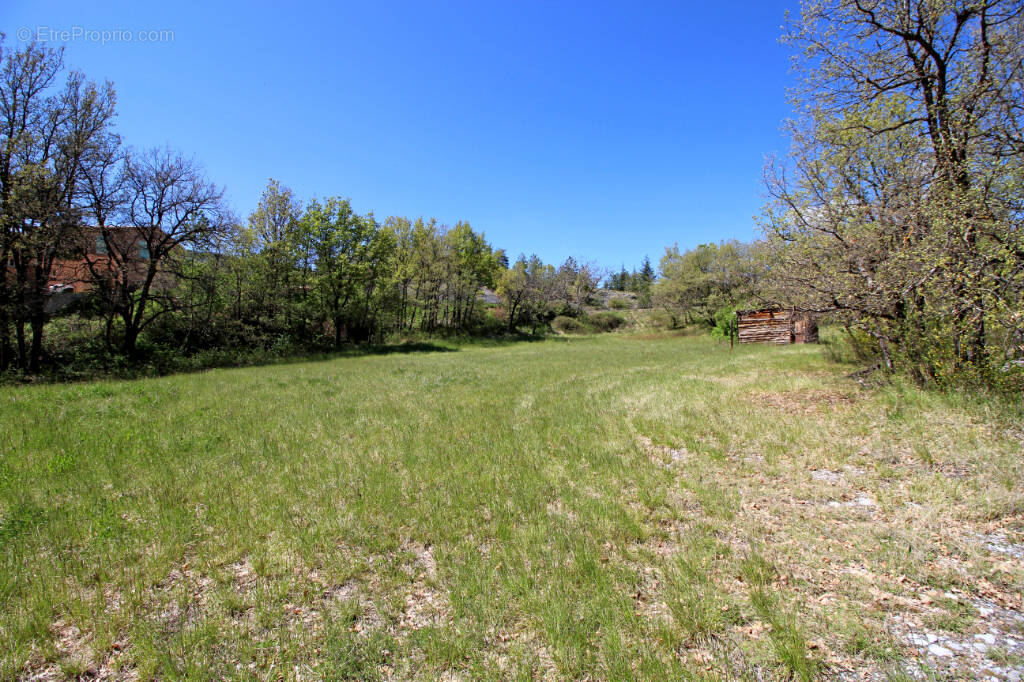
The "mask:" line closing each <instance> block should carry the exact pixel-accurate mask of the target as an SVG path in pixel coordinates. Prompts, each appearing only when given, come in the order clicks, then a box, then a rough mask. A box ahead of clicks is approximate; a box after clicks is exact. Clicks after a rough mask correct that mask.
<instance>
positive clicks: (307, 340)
mask: <svg viewBox="0 0 1024 682" xmlns="http://www.w3.org/2000/svg"><path fill="white" fill-rule="evenodd" d="M115 104H116V96H115V92H114V88H113V86H112V85H111V84H110V83H105V84H103V85H97V84H95V83H93V82H91V81H88V80H87V79H86V78H85V77H84V76H83V75H82V74H80V73H78V72H74V71H71V72H70V73H67V72H66V71H65V68H64V61H63V52H62V51H61V50H55V49H51V48H48V47H45V46H40V45H36V44H30V45H27V46H25V47H24V48H22V49H20V50H17V51H9V50H4V49H3V44H2V42H0V127H2V130H0V264H2V265H3V267H2V268H0V370H8V369H17V370H21V371H24V372H27V373H37V372H39V371H40V370H41V369H43V365H44V363H45V362H46V361H48V360H49V361H50V362H51V363H59V362H60V361H61V359H60V358H55V357H47V353H46V348H45V345H44V334H45V333H46V330H47V328H48V326H47V322H48V321H49V320H50V319H51V318H53V312H54V311H53V309H52V308H53V303H54V301H55V300H56V298H57V297H56V294H57V293H60V292H58V291H55V290H54V287H55V286H58V287H60V288H64V287H67V288H68V289H75V290H79V289H80V288H79V289H76V287H75V284H76V283H85V284H87V285H88V286H87V287H85V288H86V289H87V292H88V293H87V294H85V295H83V296H78V297H75V298H76V301H75V303H74V306H73V308H72V309H73V310H74V311H76V312H78V313H79V315H78V318H79V319H80V320H85V321H87V322H90V323H92V324H91V325H90V326H89V329H88V331H89V332H90V333H89V334H87V335H86V337H84V338H83V337H81V336H79V337H78V338H77V339H76V342H77V343H78V345H79V346H81V347H89V348H91V349H92V350H93V351H95V354H97V355H99V356H104V357H105V358H107V359H110V358H122V359H125V360H126V361H129V362H130V361H136V360H138V359H140V358H143V357H144V356H145V355H146V353H147V351H148V350H149V349H151V347H160V348H164V349H174V352H179V353H190V352H198V351H202V350H204V349H217V348H219V349H230V350H231V351H235V352H244V351H245V350H247V349H277V350H278V351H280V352H282V353H286V352H297V351H302V350H307V349H318V348H328V347H335V348H337V347H341V346H343V345H346V344H349V343H360V342H381V341H384V340H385V339H387V338H389V337H392V336H394V335H396V334H399V335H401V334H407V335H415V334H428V335H429V334H437V333H451V332H455V333H507V332H515V331H517V330H519V329H529V330H530V331H531V332H536V331H537V330H538V328H540V327H542V326H544V325H546V324H547V323H548V322H549V321H550V320H551V319H553V318H554V317H555V316H556V315H558V314H568V315H582V314H583V307H584V305H585V304H586V302H587V300H588V297H589V296H590V295H591V294H592V292H593V291H594V290H595V289H596V287H597V285H598V282H599V280H600V279H601V277H602V273H601V272H600V271H599V269H598V268H597V267H596V266H595V265H593V264H587V263H578V262H577V261H576V260H575V259H573V258H568V259H567V260H566V261H565V262H563V263H562V264H561V265H559V266H554V265H551V264H545V263H543V262H542V261H541V260H540V259H539V258H538V257H537V256H530V257H527V256H525V255H523V256H520V257H519V258H518V259H517V260H516V261H515V262H513V263H511V264H510V263H509V260H508V257H507V256H506V254H505V252H504V251H503V250H501V249H497V248H495V247H494V246H492V245H491V244H490V243H489V242H488V241H487V239H486V237H485V235H484V234H483V233H482V232H479V231H477V230H475V229H473V228H472V227H471V226H470V225H469V224H468V223H466V222H458V223H456V224H455V225H454V226H448V225H443V224H441V223H439V222H438V221H437V220H435V219H423V218H418V219H409V218H404V217H394V216H393V217H389V218H387V219H385V220H384V221H378V220H377V219H376V218H375V217H374V215H373V214H366V215H360V214H359V213H357V212H356V211H354V210H353V208H352V206H351V203H350V202H349V201H348V200H347V199H344V198H341V197H327V198H322V199H312V200H309V201H306V202H303V201H301V200H300V199H298V198H297V197H296V196H295V195H294V193H293V192H292V191H291V190H290V189H289V188H287V187H286V186H284V185H282V184H281V183H280V182H278V181H276V180H270V182H269V183H268V185H267V187H266V189H265V190H264V192H263V193H262V195H261V197H260V200H259V203H258V205H257V207H256V208H255V210H254V211H253V212H252V213H251V214H250V215H249V216H248V217H247V219H245V220H244V221H240V220H238V219H237V218H236V217H235V216H234V215H232V213H231V212H230V211H229V210H228V208H227V205H226V202H225V200H224V193H223V190H222V189H221V188H220V187H218V186H217V185H215V184H214V183H212V182H210V181H209V180H208V179H207V178H206V176H205V174H204V172H203V170H202V168H201V166H200V165H199V164H198V163H197V162H196V161H195V160H193V159H190V158H188V157H185V156H183V155H181V154H179V153H175V152H172V151H169V150H166V149H149V150H136V149H133V148H131V147H129V146H126V145H125V144H124V142H123V140H122V139H121V138H120V136H119V135H118V134H117V133H116V132H115V131H114V128H113V121H114V117H115V114H116V111H115ZM69 263H71V264H77V267H76V268H71V267H70V266H69V265H68V264H69ZM55 283H56V284H55ZM482 291H491V292H493V293H492V294H491V295H492V296H498V297H499V298H498V304H499V305H494V304H493V299H492V302H491V303H488V302H487V301H485V300H484V299H483V297H482V296H481V292H482ZM51 326H52V325H51Z"/></svg>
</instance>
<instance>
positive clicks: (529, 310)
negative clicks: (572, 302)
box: [498, 254, 559, 333]
mask: <svg viewBox="0 0 1024 682" xmlns="http://www.w3.org/2000/svg"><path fill="white" fill-rule="evenodd" d="M498 295H499V296H501V297H502V299H504V301H505V310H506V313H507V314H508V330H509V331H510V332H511V331H515V328H516V327H517V326H521V325H529V326H530V328H531V333H535V332H536V331H537V327H539V326H540V324H541V323H542V322H544V321H545V319H550V318H549V317H548V313H550V305H551V303H552V302H553V301H555V300H558V297H559V292H558V277H557V272H556V270H555V268H554V266H552V265H545V264H544V262H543V261H541V259H540V258H539V257H538V256H537V255H536V254H534V255H531V256H530V257H529V258H528V259H527V258H526V256H525V255H520V256H519V259H518V260H517V261H516V262H515V263H513V265H512V267H511V268H509V269H508V270H506V271H505V272H504V273H503V274H502V276H501V279H500V281H499V282H498Z"/></svg>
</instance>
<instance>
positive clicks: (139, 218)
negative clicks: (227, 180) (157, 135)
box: [102, 148, 233, 356]
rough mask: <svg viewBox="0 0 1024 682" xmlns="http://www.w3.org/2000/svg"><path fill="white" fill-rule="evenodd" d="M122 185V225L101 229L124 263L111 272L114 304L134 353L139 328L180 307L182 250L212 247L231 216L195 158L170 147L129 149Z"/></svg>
mask: <svg viewBox="0 0 1024 682" xmlns="http://www.w3.org/2000/svg"><path fill="white" fill-rule="evenodd" d="M124 191H125V205H124V208H123V212H122V217H123V222H122V225H119V226H111V225H105V226H104V227H103V228H102V229H103V237H104V240H105V241H106V243H107V245H108V249H109V253H110V254H111V255H112V257H113V258H114V259H116V261H117V262H119V263H121V264H122V266H121V267H118V268H116V269H115V270H114V271H113V274H114V286H115V287H116V288H117V290H118V297H117V299H116V309H117V312H118V313H119V314H120V317H121V320H122V321H123V323H124V331H123V337H122V342H121V351H122V352H123V353H124V354H125V355H128V356H132V355H134V354H135V351H136V343H137V341H138V338H139V333H140V332H141V331H142V330H143V329H145V328H146V327H147V326H148V325H149V324H151V323H152V322H153V321H154V320H155V319H157V318H158V317H159V316H161V315H163V314H165V313H167V312H170V311H171V310H173V308H174V300H173V298H172V297H171V295H170V283H171V281H172V278H171V277H170V275H171V274H172V273H173V271H174V269H175V267H176V265H177V261H179V259H180V258H182V257H183V256H184V253H183V251H184V250H185V249H192V250H201V249H205V248H208V247H210V245H211V243H213V242H214V241H215V240H216V239H217V238H218V237H220V236H222V235H224V234H225V233H226V232H227V231H229V230H230V229H231V227H232V225H233V220H232V217H231V215H230V213H229V212H228V210H227V209H226V207H225V205H224V203H223V191H222V190H221V189H220V188H218V187H217V186H216V185H213V184H212V183H210V182H209V181H207V180H206V177H205V175H204V174H203V172H202V170H201V169H200V167H199V166H198V165H197V164H196V163H195V162H194V161H191V160H189V159H186V158H184V157H182V156H181V155H179V154H175V153H173V152H170V151H168V150H163V149H157V148H154V149H151V150H149V151H146V152H142V153H136V154H129V155H128V156H127V157H126V159H125V162H124ZM125 232H127V233H128V234H129V235H130V236H131V238H125V237H124V236H123V235H124V233H125ZM133 263H138V266H139V267H138V270H136V269H135V267H133V266H132V265H131V264H133Z"/></svg>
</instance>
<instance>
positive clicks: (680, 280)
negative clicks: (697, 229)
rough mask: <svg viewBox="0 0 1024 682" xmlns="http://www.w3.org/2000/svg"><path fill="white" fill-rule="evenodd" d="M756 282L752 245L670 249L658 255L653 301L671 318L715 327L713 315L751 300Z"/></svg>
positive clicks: (757, 274)
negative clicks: (657, 275)
mask: <svg viewBox="0 0 1024 682" xmlns="http://www.w3.org/2000/svg"><path fill="white" fill-rule="evenodd" d="M760 280H761V266H760V262H759V257H758V256H757V255H756V253H755V249H754V247H753V246H752V245H749V244H743V243H741V242H737V241H729V242H722V243H720V244H700V245H699V246H697V247H696V248H693V249H690V250H689V251H684V252H681V251H680V250H679V247H678V246H673V247H671V248H667V249H665V255H664V256H662V259H661V279H659V280H658V281H657V282H656V283H655V284H654V286H653V291H652V293H653V300H654V302H655V303H656V304H657V305H658V306H659V307H662V308H664V309H665V310H666V311H668V312H669V313H670V314H672V315H673V316H675V315H680V316H682V317H683V319H684V320H686V321H687V322H700V323H702V324H706V325H708V326H710V327H715V325H716V312H717V311H719V310H720V309H722V308H735V307H736V306H737V305H739V304H741V303H745V302H750V301H752V300H753V299H754V298H756V296H757V293H758V286H759V282H760ZM673 319H674V317H673Z"/></svg>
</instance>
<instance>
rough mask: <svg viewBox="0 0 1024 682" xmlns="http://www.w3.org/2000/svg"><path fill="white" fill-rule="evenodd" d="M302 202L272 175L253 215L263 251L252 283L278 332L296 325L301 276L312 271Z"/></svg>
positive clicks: (251, 222) (255, 234) (251, 219)
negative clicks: (302, 239)
mask: <svg viewBox="0 0 1024 682" xmlns="http://www.w3.org/2000/svg"><path fill="white" fill-rule="evenodd" d="M301 215H302V205H301V203H300V202H299V201H298V200H297V199H296V198H295V196H294V194H293V193H292V191H291V189H289V188H288V187H283V186H282V185H281V183H280V182H278V181H277V180H274V179H273V178H271V179H270V180H269V181H268V182H267V187H266V189H264V190H263V193H262V195H261V196H260V201H259V204H258V205H257V207H256V210H255V211H253V212H252V214H250V216H249V228H250V229H251V230H252V237H253V240H254V245H255V248H256V250H257V252H258V254H259V256H258V259H257V260H258V264H257V268H256V271H255V273H254V274H255V275H256V281H254V282H252V285H253V286H254V293H255V294H256V295H257V299H258V302H259V304H258V305H259V309H260V313H262V316H263V318H264V320H265V322H267V323H268V324H269V326H270V327H271V328H272V329H274V330H275V331H277V330H279V329H280V328H283V329H285V330H288V331H291V330H292V329H294V326H295V319H294V318H295V317H296V315H297V312H296V310H295V307H296V306H295V302H296V298H297V296H299V295H300V292H301V291H302V290H303V289H302V286H301V285H300V278H301V277H302V275H303V274H304V273H305V272H306V271H308V263H307V262H306V260H305V259H304V258H303V256H304V255H305V254H303V253H302V250H301V249H300V248H299V243H298V226H299V219H300V217H301Z"/></svg>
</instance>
